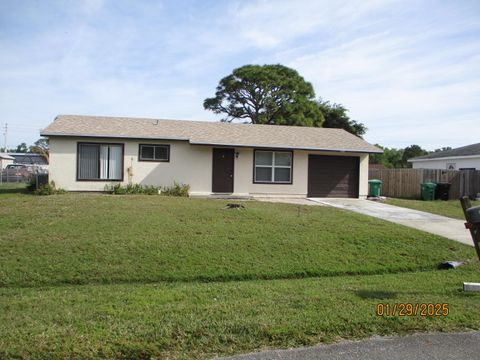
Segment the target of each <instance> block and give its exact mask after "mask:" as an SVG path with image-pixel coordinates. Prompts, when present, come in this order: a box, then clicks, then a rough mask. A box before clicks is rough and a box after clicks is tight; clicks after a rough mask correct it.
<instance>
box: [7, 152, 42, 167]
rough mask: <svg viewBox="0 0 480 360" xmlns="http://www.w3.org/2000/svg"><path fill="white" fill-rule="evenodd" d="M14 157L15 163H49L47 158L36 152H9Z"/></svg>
mask: <svg viewBox="0 0 480 360" xmlns="http://www.w3.org/2000/svg"><path fill="white" fill-rule="evenodd" d="M8 155H10V156H11V157H13V159H14V162H15V164H23V165H48V162H47V160H46V159H45V158H44V157H43V156H42V155H40V154H36V153H8Z"/></svg>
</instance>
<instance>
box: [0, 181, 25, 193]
mask: <svg viewBox="0 0 480 360" xmlns="http://www.w3.org/2000/svg"><path fill="white" fill-rule="evenodd" d="M26 193H28V191H27V185H25V184H16V183H15V184H9V183H6V184H5V183H4V184H0V195H2V194H26Z"/></svg>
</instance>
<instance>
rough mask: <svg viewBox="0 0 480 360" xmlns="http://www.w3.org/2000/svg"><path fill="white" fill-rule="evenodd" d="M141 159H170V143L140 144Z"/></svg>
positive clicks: (164, 160)
mask: <svg viewBox="0 0 480 360" xmlns="http://www.w3.org/2000/svg"><path fill="white" fill-rule="evenodd" d="M138 153H139V160H140V161H163V162H168V161H170V145H151V144H140V145H139V150H138Z"/></svg>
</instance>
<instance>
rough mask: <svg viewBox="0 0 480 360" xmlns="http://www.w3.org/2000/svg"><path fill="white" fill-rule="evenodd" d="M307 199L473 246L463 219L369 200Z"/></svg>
mask: <svg viewBox="0 0 480 360" xmlns="http://www.w3.org/2000/svg"><path fill="white" fill-rule="evenodd" d="M308 200H310V201H313V202H316V203H318V204H322V205H329V206H333V207H336V208H340V209H345V210H350V211H354V212H357V213H360V214H364V215H370V216H373V217H376V218H379V219H383V220H387V221H391V222H394V223H397V224H401V225H405V226H409V227H412V228H415V229H419V230H423V231H426V232H429V233H432V234H436V235H440V236H443V237H446V238H448V239H452V240H455V241H459V242H461V243H463V244H467V245H470V246H473V241H472V238H471V236H470V232H469V231H468V230H467V229H465V225H464V223H465V221H463V220H457V219H452V218H448V217H445V216H440V215H435V214H431V213H427V212H423V211H418V210H412V209H407V208H403V207H399V206H393V205H387V204H383V203H380V202H376V201H371V200H360V199H324V198H309V199H308Z"/></svg>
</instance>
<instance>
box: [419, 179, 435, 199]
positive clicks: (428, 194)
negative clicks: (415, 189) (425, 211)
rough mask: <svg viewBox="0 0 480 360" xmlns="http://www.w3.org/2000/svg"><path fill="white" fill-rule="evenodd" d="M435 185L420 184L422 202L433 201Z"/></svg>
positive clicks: (429, 183) (431, 183)
mask: <svg viewBox="0 0 480 360" xmlns="http://www.w3.org/2000/svg"><path fill="white" fill-rule="evenodd" d="M436 187H437V184H435V183H433V182H425V183H422V184H421V189H422V200H425V201H433V200H435V188H436Z"/></svg>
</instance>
